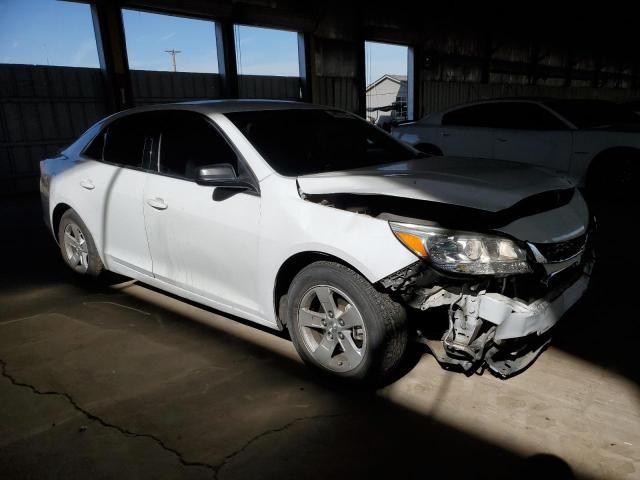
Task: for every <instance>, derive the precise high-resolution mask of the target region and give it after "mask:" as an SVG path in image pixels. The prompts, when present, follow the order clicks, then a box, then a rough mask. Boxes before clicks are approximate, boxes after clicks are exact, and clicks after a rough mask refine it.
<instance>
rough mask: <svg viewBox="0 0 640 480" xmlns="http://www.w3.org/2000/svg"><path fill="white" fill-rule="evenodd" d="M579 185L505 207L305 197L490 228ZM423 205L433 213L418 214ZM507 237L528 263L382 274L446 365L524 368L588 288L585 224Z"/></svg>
mask: <svg viewBox="0 0 640 480" xmlns="http://www.w3.org/2000/svg"><path fill="white" fill-rule="evenodd" d="M573 195H574V189H565V190H556V191H550V192H544V193H542V194H538V195H535V196H533V197H528V198H526V199H524V200H523V201H521V202H519V203H518V204H516V205H514V206H513V207H511V208H509V209H507V210H501V211H498V212H487V211H482V210H476V209H473V208H469V207H461V206H456V205H448V204H442V203H440V204H436V203H435V202H425V201H420V200H413V199H406V198H397V197H390V196H385V195H357V194H318V195H305V194H302V193H301V196H302V198H304V199H305V200H307V201H312V202H315V203H319V204H322V205H325V206H328V207H333V208H339V209H342V210H347V211H351V212H354V213H358V214H364V215H369V216H372V217H375V218H379V219H381V220H386V221H389V222H390V224H391V225H392V228H393V223H394V222H408V223H410V224H411V225H414V226H416V225H428V226H436V227H442V226H444V227H446V228H452V229H453V228H464V229H465V230H478V231H484V232H494V229H498V228H499V227H501V226H504V225H509V224H510V223H511V222H516V221H521V220H522V219H526V218H527V217H531V218H535V217H534V216H535V215H538V214H544V212H547V211H550V210H554V209H561V207H563V206H566V205H567V204H568V203H569V202H570V201H571V199H572V197H573ZM424 212H429V214H428V216H429V218H428V219H424V218H420V216H424ZM420 213H422V215H420ZM418 215H420V216H418ZM510 241H512V242H514V243H517V244H518V245H519V246H520V247H521V249H522V252H524V253H523V254H524V255H526V263H527V265H528V267H527V268H528V270H527V272H526V273H519V274H509V273H508V272H500V273H494V274H486V275H468V274H464V273H460V272H454V271H445V270H443V269H442V268H438V266H437V265H434V264H433V262H432V261H430V260H431V259H430V258H424V259H421V260H418V261H417V262H415V263H414V264H412V265H410V266H408V267H406V268H404V269H402V270H400V271H398V272H396V273H394V274H392V275H390V276H388V277H386V278H384V279H382V280H381V281H380V282H379V286H380V287H381V288H383V289H385V290H387V291H389V292H390V293H391V294H392V295H393V296H395V297H396V298H398V299H399V301H401V302H402V303H403V304H404V305H405V306H407V307H410V309H409V311H410V312H411V313H412V314H411V315H410V317H411V318H412V323H413V325H414V326H415V338H416V340H417V341H418V342H419V343H422V344H424V345H426V346H427V347H428V349H429V350H430V352H431V353H432V354H433V356H434V357H435V358H436V359H437V361H438V362H439V363H440V365H441V366H443V367H444V368H450V369H457V370H461V371H463V372H465V373H466V374H467V375H471V374H473V373H479V374H481V373H482V372H483V371H484V370H485V369H487V368H488V369H489V370H490V372H491V373H493V374H494V375H496V376H498V377H500V378H508V377H510V376H513V375H515V374H517V373H519V372H521V371H523V370H524V369H526V368H527V367H528V366H529V365H531V364H532V363H533V362H534V361H535V359H536V358H537V357H538V355H539V354H540V353H541V352H542V351H543V350H544V348H545V347H546V346H547V345H548V344H549V342H550V340H551V333H550V330H551V328H552V327H553V326H554V325H555V324H556V322H557V321H558V320H559V319H560V318H561V317H562V315H564V313H565V312H566V311H567V310H568V309H569V308H571V307H572V306H573V305H574V304H575V303H576V302H577V301H578V300H579V299H580V298H581V297H582V296H583V294H584V292H585V291H586V289H587V287H588V284H589V278H590V275H591V270H592V268H593V262H594V258H593V254H592V249H591V238H590V232H589V231H588V230H586V231H584V232H578V234H577V235H575V236H573V237H571V238H567V239H562V240H561V241H551V242H539V243H533V242H529V241H522V240H519V239H515V238H514V239H511V240H510Z"/></svg>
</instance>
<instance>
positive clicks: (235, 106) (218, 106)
mask: <svg viewBox="0 0 640 480" xmlns="http://www.w3.org/2000/svg"><path fill="white" fill-rule="evenodd" d="M323 108H331V107H323V106H320V105H314V104H311V103H303V102H296V101H291V100H254V99H251V100H249V99H246V100H245V99H227V100H196V101H188V102H176V103H161V104H154V105H146V106H141V107H134V108H130V109H127V110H124V111H122V112H121V113H122V114H131V113H141V112H153V111H157V110H189V111H194V112H199V113H204V114H213V113H232V112H247V111H249V112H255V111H262V110H291V109H323Z"/></svg>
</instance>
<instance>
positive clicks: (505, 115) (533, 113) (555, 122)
mask: <svg viewBox="0 0 640 480" xmlns="http://www.w3.org/2000/svg"><path fill="white" fill-rule="evenodd" d="M496 107H497V109H498V110H499V114H498V115H496V119H495V124H494V127H496V128H510V129H516V130H566V129H567V126H566V125H565V124H564V123H562V121H560V119H558V118H557V117H555V116H554V115H553V114H552V113H550V112H548V111H547V110H545V109H544V108H542V107H541V106H540V105H536V104H535V103H529V102H500V103H496Z"/></svg>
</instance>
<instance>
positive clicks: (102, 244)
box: [49, 160, 151, 274]
mask: <svg viewBox="0 0 640 480" xmlns="http://www.w3.org/2000/svg"><path fill="white" fill-rule="evenodd" d="M147 177H148V175H147V174H146V173H145V172H141V171H137V170H132V169H128V168H121V167H117V166H115V165H109V164H106V163H102V162H97V161H95V160H85V161H83V162H82V163H80V164H78V165H76V167H75V168H71V169H68V170H65V171H64V172H62V173H61V174H60V175H58V176H56V177H54V178H55V181H54V182H53V183H52V186H51V196H52V198H55V199H56V203H65V204H67V205H73V207H72V208H74V210H76V211H77V212H78V214H79V215H80V217H81V218H82V219H83V221H84V222H85V224H86V225H87V227H88V228H89V230H90V231H91V235H92V237H93V239H94V242H95V243H96V247H97V249H98V252H100V256H101V259H102V261H103V263H104V264H105V266H106V267H107V268H109V269H112V268H116V267H115V265H114V262H115V263H121V264H124V265H136V266H137V268H138V269H139V270H140V271H142V272H145V273H147V274H148V273H150V272H151V256H150V254H149V248H148V244H147V234H146V231H145V226H144V216H143V210H142V198H143V196H142V194H143V190H144V185H145V181H146V179H147ZM83 184H85V185H86V186H93V188H89V189H88V188H86V186H83ZM96 212H99V213H98V214H96ZM52 213H53V212H50V213H49V214H50V215H51V214H52Z"/></svg>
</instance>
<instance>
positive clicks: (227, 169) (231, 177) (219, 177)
mask: <svg viewBox="0 0 640 480" xmlns="http://www.w3.org/2000/svg"><path fill="white" fill-rule="evenodd" d="M237 179H238V176H237V175H236V171H235V170H234V168H233V167H232V166H231V165H229V164H228V163H216V164H213V165H205V166H204V167H201V168H199V169H198V182H201V183H207V184H211V185H214V184H222V183H230V182H234V181H236V180H237Z"/></svg>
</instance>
